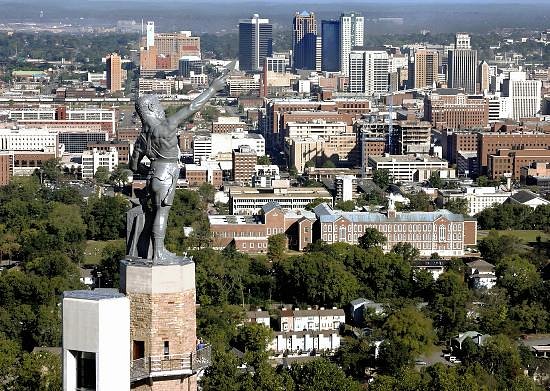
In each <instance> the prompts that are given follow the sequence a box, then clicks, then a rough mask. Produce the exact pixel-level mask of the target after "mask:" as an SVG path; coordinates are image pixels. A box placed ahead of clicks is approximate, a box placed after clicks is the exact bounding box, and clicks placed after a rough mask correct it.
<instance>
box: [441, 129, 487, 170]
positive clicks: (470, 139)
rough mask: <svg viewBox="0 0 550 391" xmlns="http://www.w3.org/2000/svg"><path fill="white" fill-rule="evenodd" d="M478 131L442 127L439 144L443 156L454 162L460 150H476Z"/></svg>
mask: <svg viewBox="0 0 550 391" xmlns="http://www.w3.org/2000/svg"><path fill="white" fill-rule="evenodd" d="M477 143H478V132H476V131H471V130H460V129H458V130H457V129H443V130H442V131H441V146H442V149H443V157H444V158H445V159H447V160H448V161H449V163H451V164H454V163H456V161H457V157H458V153H459V151H460V152H477Z"/></svg>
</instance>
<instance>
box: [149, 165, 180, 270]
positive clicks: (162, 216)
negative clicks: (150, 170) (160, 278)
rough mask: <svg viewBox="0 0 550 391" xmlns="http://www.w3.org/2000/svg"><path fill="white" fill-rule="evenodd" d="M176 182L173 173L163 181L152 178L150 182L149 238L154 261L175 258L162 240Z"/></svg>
mask: <svg viewBox="0 0 550 391" xmlns="http://www.w3.org/2000/svg"><path fill="white" fill-rule="evenodd" d="M176 181H177V177H175V178H174V176H173V173H171V172H169V173H168V177H165V178H164V179H159V178H158V177H153V178H152V180H151V189H152V190H153V208H154V219H153V226H152V232H151V238H152V242H153V260H154V261H167V260H169V259H170V258H172V257H175V254H173V253H171V252H169V251H167V250H166V247H165V246H164V238H165V236H166V226H167V224H168V214H169V213H170V207H171V206H172V201H173V199H174V193H175V191H176V186H175V184H176V183H175V182H176Z"/></svg>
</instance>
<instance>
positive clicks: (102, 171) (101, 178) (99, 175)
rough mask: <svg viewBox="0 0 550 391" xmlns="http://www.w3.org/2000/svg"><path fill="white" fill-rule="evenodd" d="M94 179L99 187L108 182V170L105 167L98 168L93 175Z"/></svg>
mask: <svg viewBox="0 0 550 391" xmlns="http://www.w3.org/2000/svg"><path fill="white" fill-rule="evenodd" d="M94 179H95V181H96V182H97V183H99V184H100V185H104V184H106V183H107V182H109V169H108V168H107V167H105V166H99V167H98V168H97V170H96V171H95V174H94Z"/></svg>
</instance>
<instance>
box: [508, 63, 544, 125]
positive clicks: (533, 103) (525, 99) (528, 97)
mask: <svg viewBox="0 0 550 391" xmlns="http://www.w3.org/2000/svg"><path fill="white" fill-rule="evenodd" d="M541 88H542V82H541V81H540V80H527V75H526V74H525V72H510V76H509V78H508V79H505V80H504V83H503V95H504V96H505V97H508V98H509V99H510V100H511V102H512V118H513V119H514V120H516V121H519V120H520V119H521V118H529V117H534V116H535V115H536V114H537V113H538V112H539V111H540V110H541V103H542V99H541Z"/></svg>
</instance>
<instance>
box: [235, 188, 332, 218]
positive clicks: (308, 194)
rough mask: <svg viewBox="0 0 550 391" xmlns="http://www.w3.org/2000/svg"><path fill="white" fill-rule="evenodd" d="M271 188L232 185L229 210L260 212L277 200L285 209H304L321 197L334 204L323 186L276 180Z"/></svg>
mask: <svg viewBox="0 0 550 391" xmlns="http://www.w3.org/2000/svg"><path fill="white" fill-rule="evenodd" d="M274 182H276V183H274V184H273V187H272V188H271V189H261V190H260V189H256V188H248V187H238V186H230V187H229V190H228V193H229V211H230V213H231V214H234V215H253V214H258V213H260V211H261V209H262V207H263V206H264V205H265V204H267V203H268V202H271V201H273V202H276V203H278V204H279V205H280V206H281V208H283V210H285V211H303V210H305V208H306V206H307V205H308V204H309V203H310V202H312V201H313V200H316V199H318V198H321V199H323V200H325V202H326V203H328V204H329V205H332V196H331V194H330V193H329V192H328V191H327V190H326V189H325V188H322V187H290V185H289V183H288V181H283V180H281V181H274Z"/></svg>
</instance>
